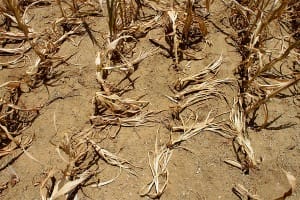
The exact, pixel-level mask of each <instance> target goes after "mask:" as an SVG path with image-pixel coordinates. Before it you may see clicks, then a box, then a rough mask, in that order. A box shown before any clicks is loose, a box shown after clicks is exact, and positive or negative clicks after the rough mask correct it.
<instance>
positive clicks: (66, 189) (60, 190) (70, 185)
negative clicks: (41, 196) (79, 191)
mask: <svg viewBox="0 0 300 200" xmlns="http://www.w3.org/2000/svg"><path fill="white" fill-rule="evenodd" d="M89 176H90V174H89V173H88V172H85V173H83V174H81V175H80V176H79V178H78V179H76V180H73V181H67V182H66V183H64V184H63V186H61V187H60V186H59V185H60V183H61V181H57V183H56V184H55V186H54V189H53V192H52V194H51V197H50V198H49V200H54V199H57V198H58V197H60V196H63V195H67V194H68V193H70V192H72V190H74V189H75V188H76V187H78V186H79V185H80V184H81V183H83V182H84V181H85V180H86V179H87V178H88V177H89Z"/></svg>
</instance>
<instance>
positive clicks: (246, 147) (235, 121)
mask: <svg viewBox="0 0 300 200" xmlns="http://www.w3.org/2000/svg"><path fill="white" fill-rule="evenodd" d="M230 120H231V123H232V129H233V130H234V132H235V138H234V149H235V152H236V155H237V158H238V160H239V162H240V163H236V162H235V161H226V162H227V163H228V164H231V165H234V166H236V167H238V168H241V169H242V170H243V171H245V172H246V173H248V172H249V169H251V168H255V167H256V166H257V161H256V160H255V155H254V150H253V148H252V146H251V142H250V139H249V135H248V132H247V129H246V117H245V113H244V111H243V109H242V105H241V100H240V99H238V100H235V102H234V104H233V108H232V111H231V115H230Z"/></svg>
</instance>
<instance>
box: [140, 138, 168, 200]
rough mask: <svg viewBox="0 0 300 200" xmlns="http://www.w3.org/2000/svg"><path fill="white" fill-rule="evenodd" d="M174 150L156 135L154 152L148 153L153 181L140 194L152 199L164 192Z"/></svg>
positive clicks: (157, 197)
mask: <svg viewBox="0 0 300 200" xmlns="http://www.w3.org/2000/svg"><path fill="white" fill-rule="evenodd" d="M172 153H173V150H172V149H170V148H168V147H167V146H166V145H161V144H160V143H159V137H158V136H156V141H155V148H154V151H153V152H149V153H148V161H149V166H150V169H151V175H152V178H153V179H152V181H151V182H150V183H148V184H147V185H146V186H145V187H144V188H142V190H141V192H140V195H141V196H142V197H143V196H148V197H150V198H152V199H159V198H160V197H161V195H162V194H163V193H164V191H165V189H166V187H167V184H168V181H169V171H168V168H167V167H168V164H169V161H170V159H171V156H172Z"/></svg>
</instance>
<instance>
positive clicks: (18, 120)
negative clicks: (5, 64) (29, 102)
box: [0, 82, 39, 170]
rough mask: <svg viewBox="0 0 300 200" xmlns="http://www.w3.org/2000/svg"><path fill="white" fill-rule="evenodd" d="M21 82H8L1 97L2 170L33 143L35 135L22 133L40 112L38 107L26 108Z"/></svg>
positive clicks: (1, 87) (0, 151) (0, 142)
mask: <svg viewBox="0 0 300 200" xmlns="http://www.w3.org/2000/svg"><path fill="white" fill-rule="evenodd" d="M20 86H21V83H20V82H7V83H5V84H2V85H1V86H0V89H3V87H6V89H5V91H4V95H3V96H2V97H1V99H0V159H1V165H0V170H2V169H4V168H6V167H7V166H8V165H9V164H10V163H12V162H13V161H14V160H15V159H16V158H18V157H19V156H20V155H21V154H22V153H23V152H24V150H25V149H26V148H28V147H29V146H30V145H31V142H32V139H33V136H28V135H27V136H25V135H22V133H23V131H24V130H25V129H26V128H28V127H29V126H30V125H31V123H32V122H33V121H34V119H35V118H36V117H37V116H38V114H39V112H38V111H39V109H38V108H33V109H32V108H24V106H23V105H22V103H21V102H20V95H21V89H20Z"/></svg>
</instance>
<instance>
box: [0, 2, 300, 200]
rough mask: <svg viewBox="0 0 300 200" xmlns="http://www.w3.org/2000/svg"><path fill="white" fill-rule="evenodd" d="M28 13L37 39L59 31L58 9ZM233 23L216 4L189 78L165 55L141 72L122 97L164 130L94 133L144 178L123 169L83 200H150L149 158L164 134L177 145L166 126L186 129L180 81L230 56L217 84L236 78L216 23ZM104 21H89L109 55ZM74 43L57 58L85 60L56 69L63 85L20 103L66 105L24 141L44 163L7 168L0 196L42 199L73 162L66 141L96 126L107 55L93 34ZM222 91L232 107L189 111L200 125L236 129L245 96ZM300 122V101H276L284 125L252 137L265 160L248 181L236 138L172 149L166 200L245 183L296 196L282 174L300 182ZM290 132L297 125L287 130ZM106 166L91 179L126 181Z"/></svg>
mask: <svg viewBox="0 0 300 200" xmlns="http://www.w3.org/2000/svg"><path fill="white" fill-rule="evenodd" d="M29 14H30V16H32V17H33V18H32V20H31V21H30V23H29V25H30V26H31V27H33V29H34V30H35V31H36V32H43V31H45V30H48V29H50V28H51V23H52V22H53V20H54V19H57V18H59V17H60V12H59V9H58V7H57V5H56V3H55V2H54V1H53V2H52V3H51V4H50V5H40V6H35V7H32V8H31V9H30V11H29ZM227 14H228V13H227V11H226V9H225V6H224V4H222V3H221V2H219V1H215V2H214V4H212V6H211V12H210V16H209V17H208V20H206V26H207V28H208V34H207V36H206V37H205V40H206V42H204V41H202V42H200V43H199V44H198V45H199V48H200V49H201V51H199V52H197V53H196V57H197V58H201V59H199V60H192V61H191V62H189V61H185V60H184V61H182V62H181V66H182V69H181V70H179V71H177V70H175V69H174V68H173V67H172V66H171V65H172V59H171V58H168V56H166V54H167V53H166V52H165V51H163V50H160V51H159V52H157V53H155V54H154V55H152V56H149V57H147V58H146V59H145V60H143V61H142V62H141V63H140V64H139V65H138V68H137V70H136V71H135V72H134V73H133V74H132V76H131V79H132V80H134V79H136V80H135V81H134V88H133V89H131V90H130V91H128V92H126V93H125V94H124V95H123V97H126V98H132V99H136V98H137V97H140V96H143V97H142V98H141V100H144V101H148V102H149V104H148V105H147V106H146V107H145V108H143V111H142V112H147V111H149V112H150V111H151V112H152V111H153V112H155V115H154V118H155V121H156V122H153V123H150V125H149V126H140V127H122V128H121V129H120V131H119V132H118V134H117V136H116V137H114V138H111V137H110V136H111V135H113V134H114V132H115V131H116V129H117V128H116V127H111V128H106V129H103V130H101V129H99V128H98V129H95V131H94V133H93V137H94V140H95V141H97V143H98V144H99V145H101V147H102V148H104V149H107V150H108V151H110V152H112V153H115V154H116V155H118V156H120V157H121V158H124V159H126V160H128V161H129V162H130V163H131V164H132V165H133V166H135V167H133V168H134V171H135V174H134V175H133V174H132V173H130V172H128V171H127V170H121V174H120V175H119V176H118V177H117V178H116V179H114V180H113V181H112V182H111V183H108V184H106V185H103V186H101V187H98V188H92V187H91V186H90V185H89V184H88V183H89V182H87V183H86V184H85V185H84V186H83V187H81V189H80V190H79V191H78V196H77V197H78V199H148V197H141V196H140V193H141V190H142V189H143V187H145V186H146V185H147V184H148V183H149V182H150V181H151V180H152V175H151V170H150V167H149V162H148V152H152V151H154V148H155V141H156V138H157V137H158V135H159V140H160V143H161V144H163V143H167V142H168V139H169V134H170V130H168V128H167V126H166V124H168V123H171V124H175V125H178V124H180V121H179V120H174V119H173V118H172V116H171V114H170V111H171V108H172V107H174V105H175V104H174V102H172V101H171V100H170V99H168V98H167V96H172V95H173V93H172V90H170V88H172V87H173V85H174V83H175V82H176V80H177V79H178V78H180V77H186V76H187V75H190V74H193V73H197V72H199V71H200V70H202V69H204V68H205V67H206V66H207V65H208V64H209V63H211V62H213V61H215V60H216V59H218V58H219V57H220V56H221V55H222V56H223V61H222V64H221V66H220V71H219V73H218V75H217V78H218V79H225V78H232V79H234V78H235V75H234V71H235V69H236V67H237V66H238V65H239V63H240V62H241V57H240V55H239V53H238V52H237V51H236V49H235V48H234V47H233V46H231V45H230V44H228V42H227V40H228V36H227V35H225V34H224V33H222V32H221V31H220V30H219V29H218V28H216V26H214V25H213V23H214V24H216V25H218V26H219V27H221V28H223V30H228V31H229V30H230V28H229V27H225V26H224V25H223V24H222V23H220V20H221V19H223V18H224V17H227ZM101 15H103V16H89V17H86V18H85V20H86V21H87V23H88V24H89V26H90V28H91V30H92V33H93V35H94V36H95V38H96V40H97V41H98V43H99V44H100V46H101V48H103V44H104V43H105V39H104V38H103V35H104V34H107V33H108V27H107V17H106V16H107V13H106V12H103V13H102V14H101ZM212 22H213V23H212ZM0 30H1V29H0ZM0 34H1V33H0ZM163 35H164V32H163V28H159V27H158V28H155V29H153V30H151V31H149V32H148V33H147V35H146V36H145V37H142V38H139V39H138V42H137V43H136V47H135V48H134V49H133V57H135V56H136V55H138V53H139V52H141V51H150V49H153V48H155V46H154V45H153V43H151V42H150V41H149V39H159V38H161V37H162V36H163ZM70 38H71V39H68V40H66V41H65V42H64V43H63V44H62V45H61V47H60V49H59V51H58V53H57V54H56V55H57V56H65V57H67V56H69V55H71V54H73V53H76V54H75V55H74V56H72V57H71V58H70V59H69V60H68V61H67V62H66V63H63V64H61V65H59V66H58V67H57V68H56V69H55V70H57V71H59V72H63V73H62V74H61V75H60V76H59V77H58V78H57V82H55V83H54V84H53V85H48V86H45V85H43V84H42V85H40V86H39V87H37V88H34V89H31V90H30V91H26V92H24V93H23V94H22V95H21V97H20V101H19V102H20V103H19V106H22V107H26V108H32V107H37V106H40V105H42V104H45V102H47V101H49V99H50V100H51V99H54V98H55V97H61V98H57V99H56V100H55V101H53V102H51V103H50V104H49V105H47V106H44V107H43V108H42V109H41V110H40V112H39V114H38V115H37V118H36V119H35V120H34V121H33V123H32V124H31V126H30V127H29V128H28V129H26V130H24V131H23V132H22V134H21V135H22V138H30V137H32V136H33V140H32V143H31V145H30V146H29V148H27V152H28V153H30V155H31V156H33V157H34V158H35V159H36V160H37V161H38V162H37V161H35V160H34V159H33V158H32V157H30V156H28V155H26V154H24V153H23V154H22V155H20V157H18V158H16V159H14V160H12V161H10V162H9V167H4V168H1V171H0V184H1V183H6V182H7V181H10V183H9V184H8V185H7V188H6V189H4V190H3V191H1V192H0V199H7V200H8V199H40V198H41V195H40V187H41V184H43V180H45V178H46V177H47V175H48V174H49V172H50V171H51V170H52V169H55V170H57V173H56V174H55V177H56V179H57V180H60V178H61V177H63V173H64V171H66V169H67V168H68V166H69V164H68V155H67V154H65V153H64V152H63V151H61V150H60V154H61V155H59V153H58V150H57V149H58V146H59V145H60V144H62V143H63V141H66V138H69V139H70V138H72V137H73V136H74V135H78V134H79V133H80V132H83V131H84V130H87V129H89V128H90V127H91V123H90V120H89V119H90V116H92V115H94V100H93V99H94V97H95V93H96V92H98V91H99V90H100V86H99V83H98V82H97V80H96V75H95V72H96V66H95V58H96V54H97V52H98V51H99V50H100V51H101V50H102V49H101V48H100V47H98V46H97V45H94V44H93V43H92V42H91V40H90V37H89V35H88V34H87V33H84V34H82V35H80V36H71V37H70ZM74 44H78V45H77V46H76V45H74ZM208 44H210V45H208ZM28 55H29V57H30V56H31V55H33V52H31V51H30V52H29V53H28ZM11 58H12V57H11ZM9 59H10V57H8V56H1V55H0V62H5V61H7V60H9ZM33 62H34V59H32V60H31V62H30V61H28V62H27V63H25V65H24V66H20V67H13V68H6V67H4V68H2V69H1V70H0V84H2V83H5V82H6V81H13V80H20V79H22V76H23V74H25V72H26V70H27V68H28V66H29V65H31V64H33ZM121 77H123V74H122V73H121V72H113V73H111V74H110V75H109V76H108V81H110V82H111V83H114V84H116V83H117V82H118V81H119V80H120V78H121ZM128 83H129V82H128V80H125V81H124V83H122V84H124V85H125V84H128ZM298 86H299V85H298ZM24 90H26V88H25V89H24ZM221 90H222V92H223V94H224V96H225V97H226V99H227V101H225V100H224V99H223V98H212V99H210V100H207V101H204V102H203V103H201V105H197V104H196V105H193V106H192V107H191V108H189V109H190V110H193V111H195V112H197V113H198V115H199V120H200V121H201V120H202V121H203V120H205V118H206V117H207V115H208V114H209V112H210V111H212V115H213V116H217V115H219V114H222V113H226V114H225V115H224V116H223V118H224V119H225V120H229V114H228V112H230V111H231V108H232V103H233V99H234V97H235V96H236V94H237V91H236V90H235V89H234V87H230V86H228V85H225V86H222V88H221ZM5 91H6V90H5V87H2V88H1V93H0V94H1V95H2V96H3V95H4V94H5ZM297 105H298V106H297ZM299 114H300V108H299V96H298V99H297V96H296V97H295V96H294V97H289V98H283V99H275V98H274V99H272V100H271V101H270V102H269V120H270V121H271V120H272V119H275V118H276V117H278V116H280V118H279V119H278V120H276V121H275V122H274V123H273V124H271V125H270V126H269V127H267V128H266V129H263V130H260V131H255V130H252V129H249V136H250V139H251V144H252V147H253V149H254V151H255V157H256V159H257V160H259V161H260V163H259V164H258V166H257V168H256V169H251V170H250V172H249V174H245V173H243V172H242V171H241V170H239V169H237V168H235V167H232V166H231V165H228V164H226V163H225V162H224V160H226V159H230V160H236V155H235V152H234V149H233V146H232V139H228V138H225V137H222V136H220V135H219V134H216V133H212V132H209V131H203V132H201V133H200V134H197V135H196V136H194V137H192V138H191V139H189V140H187V141H185V142H183V143H182V144H181V145H180V146H181V148H176V149H174V150H172V157H171V158H170V161H169V163H168V174H169V177H168V184H167V187H166V189H165V191H164V193H163V194H162V196H161V197H160V199H162V200H164V199H191V200H194V199H201V200H204V199H209V200H210V199H211V200H214V199H239V198H238V197H237V196H236V195H235V194H234V193H233V191H232V188H233V187H234V186H236V185H237V184H242V185H243V186H244V187H245V188H247V190H249V191H250V192H251V193H252V194H257V195H259V196H260V197H261V198H262V199H275V198H277V197H279V196H281V195H282V194H283V193H284V192H286V191H287V190H288V189H289V187H290V186H289V183H288V181H287V179H286V176H285V174H284V172H283V170H285V171H288V172H290V173H291V174H292V175H293V176H295V177H296V179H298V180H299V177H300V159H299V158H300V145H299V144H300V135H299V130H300V125H299ZM188 115H189V112H188V111H185V112H183V114H182V117H183V118H184V117H185V118H188ZM258 121H259V119H258ZM286 124H292V126H287V127H283V126H284V125H286ZM158 133H159V134H158ZM20 153H22V150H21V149H17V150H14V151H13V152H12V153H10V154H9V155H7V156H4V157H1V160H0V166H2V164H4V163H7V162H8V161H9V160H11V159H12V158H13V157H14V156H16V155H18V154H20ZM63 159H65V160H63ZM97 165H98V170H99V173H98V174H97V175H95V176H94V177H92V179H91V182H95V180H98V181H99V182H104V181H107V180H110V179H112V178H114V177H116V176H117V175H118V174H119V171H120V168H119V167H118V166H112V165H109V164H107V163H105V162H104V161H101V160H100V161H99V162H98V164H97ZM12 170H13V171H14V173H15V174H17V176H18V180H17V182H16V183H15V184H13V183H11V180H12V177H11V174H12V172H11V171H12ZM96 182H97V181H96ZM299 194H300V187H298V186H297V188H296V190H295V191H294V193H293V195H292V196H291V197H289V198H288V199H291V200H296V199H299Z"/></svg>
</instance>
